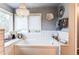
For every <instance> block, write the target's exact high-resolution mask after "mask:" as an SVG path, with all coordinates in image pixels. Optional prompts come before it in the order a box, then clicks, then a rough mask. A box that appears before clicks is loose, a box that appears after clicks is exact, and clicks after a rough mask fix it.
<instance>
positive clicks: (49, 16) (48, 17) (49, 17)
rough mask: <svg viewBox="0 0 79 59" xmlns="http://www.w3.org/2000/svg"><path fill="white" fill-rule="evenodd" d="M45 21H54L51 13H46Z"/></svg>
mask: <svg viewBox="0 0 79 59" xmlns="http://www.w3.org/2000/svg"><path fill="white" fill-rule="evenodd" d="M46 19H47V20H52V19H54V15H53V13H47V14H46Z"/></svg>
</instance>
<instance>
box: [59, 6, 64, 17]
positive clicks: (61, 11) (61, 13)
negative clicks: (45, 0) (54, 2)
mask: <svg viewBox="0 0 79 59" xmlns="http://www.w3.org/2000/svg"><path fill="white" fill-rule="evenodd" d="M64 12H65V8H64V6H59V7H58V17H59V18H61V17H62V16H63V15H64Z"/></svg>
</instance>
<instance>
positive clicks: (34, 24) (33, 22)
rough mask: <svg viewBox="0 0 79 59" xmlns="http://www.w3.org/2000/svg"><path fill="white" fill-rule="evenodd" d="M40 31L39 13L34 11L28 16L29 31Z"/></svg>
mask: <svg viewBox="0 0 79 59" xmlns="http://www.w3.org/2000/svg"><path fill="white" fill-rule="evenodd" d="M40 31H41V14H40V13H38V14H37V13H35V14H31V15H30V16H29V32H40Z"/></svg>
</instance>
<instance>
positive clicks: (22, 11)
mask: <svg viewBox="0 0 79 59" xmlns="http://www.w3.org/2000/svg"><path fill="white" fill-rule="evenodd" d="M16 14H17V15H18V16H28V15H29V10H28V9H27V8H26V4H24V3H20V5H19V7H18V8H17V9H16Z"/></svg>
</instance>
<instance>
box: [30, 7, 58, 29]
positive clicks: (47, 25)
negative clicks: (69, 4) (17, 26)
mask: <svg viewBox="0 0 79 59" xmlns="http://www.w3.org/2000/svg"><path fill="white" fill-rule="evenodd" d="M29 10H30V12H31V13H41V14H42V20H41V27H42V30H56V21H57V19H56V18H57V17H56V8H55V7H45V8H32V9H29ZM50 12H51V13H53V14H54V15H55V18H54V19H53V20H51V21H48V20H47V19H46V14H47V13H50Z"/></svg>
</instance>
